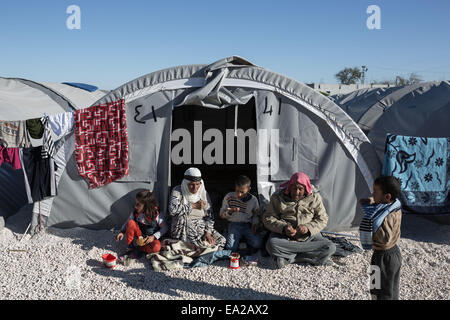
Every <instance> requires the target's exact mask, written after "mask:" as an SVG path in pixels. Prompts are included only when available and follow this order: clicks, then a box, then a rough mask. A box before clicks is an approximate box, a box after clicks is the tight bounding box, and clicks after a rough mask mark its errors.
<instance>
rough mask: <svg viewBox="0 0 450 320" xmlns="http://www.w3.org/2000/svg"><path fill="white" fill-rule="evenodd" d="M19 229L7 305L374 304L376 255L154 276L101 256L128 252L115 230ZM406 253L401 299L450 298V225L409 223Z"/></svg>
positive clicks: (13, 225)
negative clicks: (371, 281) (371, 277)
mask: <svg viewBox="0 0 450 320" xmlns="http://www.w3.org/2000/svg"><path fill="white" fill-rule="evenodd" d="M13 218H14V217H13ZM16 220H18V219H17V218H16ZM18 223H19V222H17V221H13V219H12V218H10V219H9V220H7V221H6V227H5V229H3V230H2V231H0V266H1V267H2V272H1V273H0V300H5V299H6V300H8V299H39V300H41V299H62V300H71V299H89V300H95V299H108V300H109V299H127V300H128V299H131V300H158V299H162V300H172V299H194V300H196V299H224V300H228V299H245V300H258V299H267V300H271V299H277V300H279V299H314V300H315V299H330V300H341V299H358V300H365V299H370V296H369V294H368V275H367V274H366V270H367V268H368V266H369V262H370V256H371V253H370V252H366V253H364V254H353V255H351V256H348V257H346V258H335V257H333V258H332V260H333V261H334V262H335V263H334V265H332V266H326V267H325V266H319V267H313V266H307V265H299V264H293V265H289V266H287V267H285V268H284V269H281V270H274V269H273V268H272V267H271V262H270V259H269V258H260V259H259V265H258V266H257V267H256V266H251V267H242V268H241V269H239V270H231V269H229V268H228V260H226V261H225V260H224V261H219V262H216V263H215V264H214V265H212V266H208V267H205V268H194V269H183V270H176V271H167V272H155V271H153V270H152V268H151V265H150V264H149V262H147V261H146V260H145V258H142V259H141V260H135V261H134V262H133V263H132V264H131V265H130V266H128V267H125V266H123V265H120V264H119V265H117V267H116V268H115V269H112V270H111V269H107V268H105V267H104V266H103V265H102V262H101V255H102V254H103V253H113V254H117V252H121V251H123V250H124V248H125V247H124V244H120V243H116V242H115V241H113V240H112V239H113V236H114V234H113V233H112V232H111V231H92V230H88V229H82V228H76V229H68V230H62V229H53V228H49V229H47V230H46V231H45V232H41V233H40V234H37V235H35V236H34V237H31V236H30V235H26V236H25V237H24V238H23V239H22V241H21V242H20V239H21V237H22V234H21V233H20V232H22V233H23V232H24V228H23V226H22V227H18ZM20 223H22V224H23V222H20ZM20 223H19V224H20ZM351 233H352V234H357V233H356V232H351ZM354 243H355V244H358V245H359V243H358V242H354ZM399 247H400V249H401V252H402V256H403V265H402V269H401V280H400V298H401V299H408V300H410V299H433V300H448V299H449V298H450V281H449V280H450V276H449V274H450V267H449V262H450V251H449V249H450V225H442V224H437V223H434V222H432V221H429V220H427V219H423V218H418V217H411V218H409V217H408V219H406V218H404V221H403V226H402V239H401V240H400V242H399ZM11 250H26V252H24V251H11Z"/></svg>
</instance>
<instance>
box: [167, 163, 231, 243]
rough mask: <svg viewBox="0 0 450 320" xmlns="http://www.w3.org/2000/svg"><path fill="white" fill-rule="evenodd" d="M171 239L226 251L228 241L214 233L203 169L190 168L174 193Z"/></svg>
mask: <svg viewBox="0 0 450 320" xmlns="http://www.w3.org/2000/svg"><path fill="white" fill-rule="evenodd" d="M169 214H170V215H171V217H172V226H171V237H172V238H174V239H179V240H182V241H187V242H191V243H192V244H194V245H195V246H197V247H201V248H204V247H208V246H212V245H216V246H218V247H219V249H223V247H224V246H225V242H226V239H225V238H224V237H223V236H222V235H221V234H220V233H219V232H217V231H216V230H215V229H214V215H213V212H212V207H211V200H210V199H209V196H208V193H207V192H206V190H205V184H204V182H203V180H202V175H201V172H200V170H199V169H197V168H189V169H188V170H186V172H185V173H184V179H183V182H182V183H181V185H179V186H176V187H175V188H173V190H172V194H171V197H170V202H169Z"/></svg>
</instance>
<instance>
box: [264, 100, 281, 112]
mask: <svg viewBox="0 0 450 320" xmlns="http://www.w3.org/2000/svg"><path fill="white" fill-rule="evenodd" d="M267 106H268V103H267V97H266V99H265V107H264V112H263V113H264V114H270V115H272V112H273V107H272V105H270V110H267ZM280 114H281V98H278V115H280Z"/></svg>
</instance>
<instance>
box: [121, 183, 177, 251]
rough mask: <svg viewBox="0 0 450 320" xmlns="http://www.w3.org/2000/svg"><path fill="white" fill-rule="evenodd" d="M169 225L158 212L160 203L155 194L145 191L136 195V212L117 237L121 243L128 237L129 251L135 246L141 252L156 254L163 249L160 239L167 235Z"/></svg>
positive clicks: (131, 215) (134, 211)
mask: <svg viewBox="0 0 450 320" xmlns="http://www.w3.org/2000/svg"><path fill="white" fill-rule="evenodd" d="M167 229H168V228H167V224H166V222H165V219H164V216H163V214H161V213H160V212H159V210H158V202H157V201H156V198H155V195H154V194H153V192H151V191H148V190H144V191H141V192H139V193H138V194H137V195H136V202H135V204H134V210H133V212H131V214H130V217H129V218H128V220H127V221H126V222H125V223H124V225H123V226H122V228H121V230H120V232H119V233H118V234H117V236H116V240H117V241H120V240H122V239H123V238H124V235H125V236H126V242H127V245H128V248H129V251H133V249H135V246H134V245H133V240H135V244H136V246H137V248H138V251H139V252H141V253H142V252H144V253H156V252H159V250H160V249H161V243H160V241H159V239H160V238H161V237H162V236H163V235H164V234H165V233H166V231H167Z"/></svg>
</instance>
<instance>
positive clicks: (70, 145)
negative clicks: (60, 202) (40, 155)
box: [31, 134, 75, 234]
mask: <svg viewBox="0 0 450 320" xmlns="http://www.w3.org/2000/svg"><path fill="white" fill-rule="evenodd" d="M55 149H56V154H55V157H54V161H55V163H56V168H55V179H56V180H55V181H56V189H58V184H59V181H60V180H61V177H62V174H63V173H64V171H65V169H66V165H67V162H68V161H69V159H70V157H71V156H72V154H73V151H74V149H75V135H74V134H70V135H68V136H67V137H64V138H62V139H60V140H58V141H57V142H55ZM54 199H55V197H50V198H47V199H44V200H41V201H37V202H34V203H33V218H32V219H31V233H32V234H34V233H36V232H37V230H42V227H43V226H45V225H46V221H47V219H48V217H49V216H50V212H51V210H52V206H53V201H54ZM42 224H43V225H42Z"/></svg>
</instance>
